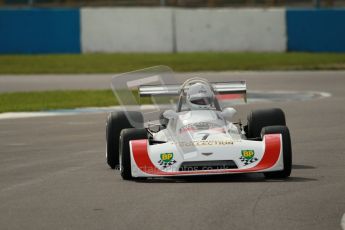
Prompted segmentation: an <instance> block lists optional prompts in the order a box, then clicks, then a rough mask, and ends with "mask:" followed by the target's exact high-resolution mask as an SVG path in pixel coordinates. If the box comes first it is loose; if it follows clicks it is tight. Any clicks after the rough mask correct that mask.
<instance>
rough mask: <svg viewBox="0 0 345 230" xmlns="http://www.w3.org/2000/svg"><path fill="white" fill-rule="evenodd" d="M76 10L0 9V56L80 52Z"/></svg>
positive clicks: (77, 12) (78, 23) (78, 18)
mask: <svg viewBox="0 0 345 230" xmlns="http://www.w3.org/2000/svg"><path fill="white" fill-rule="evenodd" d="M79 14H80V13H79V9H15V10H12V9H1V10H0V53H28V54H35V53H80V15H79Z"/></svg>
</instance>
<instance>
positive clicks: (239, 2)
mask: <svg viewBox="0 0 345 230" xmlns="http://www.w3.org/2000/svg"><path fill="white" fill-rule="evenodd" d="M0 4H2V5H6V6H27V5H31V6H33V5H34V6H47V7H54V6H58V7H61V6H64V7H70V6H78V7H80V6H174V7H253V6H255V7H272V6H291V7H315V6H316V7H320V6H322V7H338V6H345V1H344V0H0Z"/></svg>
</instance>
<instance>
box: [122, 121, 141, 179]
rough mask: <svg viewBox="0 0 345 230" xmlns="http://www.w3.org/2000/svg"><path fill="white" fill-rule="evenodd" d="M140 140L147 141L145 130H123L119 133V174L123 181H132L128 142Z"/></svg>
mask: <svg viewBox="0 0 345 230" xmlns="http://www.w3.org/2000/svg"><path fill="white" fill-rule="evenodd" d="M141 139H147V130H146V129H135V128H132V129H123V130H122V131H121V133H120V149H119V153H120V155H119V161H120V174H121V176H122V178H123V179H124V180H132V179H133V177H132V165H131V152H130V147H129V142H130V141H132V140H141Z"/></svg>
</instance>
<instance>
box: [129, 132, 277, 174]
mask: <svg viewBox="0 0 345 230" xmlns="http://www.w3.org/2000/svg"><path fill="white" fill-rule="evenodd" d="M131 145H132V152H133V158H134V161H135V163H136V164H137V166H138V167H139V169H140V170H141V171H143V172H145V173H147V174H151V175H161V176H173V175H190V174H221V173H243V172H255V171H261V170H264V169H268V168H271V167H273V166H274V164H275V163H276V162H277V161H278V159H279V153H280V148H281V139H280V134H268V135H265V152H264V156H263V158H262V159H261V161H260V162H259V164H257V165H256V166H255V167H252V168H247V169H217V170H200V171H186V172H183V171H178V172H165V171H162V170H160V169H159V168H157V167H156V166H155V165H154V164H153V163H152V161H151V159H150V157H149V154H148V152H147V140H146V139H143V140H133V141H131Z"/></svg>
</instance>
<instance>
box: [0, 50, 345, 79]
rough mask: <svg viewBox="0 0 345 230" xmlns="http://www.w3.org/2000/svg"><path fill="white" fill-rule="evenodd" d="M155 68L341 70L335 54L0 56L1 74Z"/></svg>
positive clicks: (344, 62)
mask: <svg viewBox="0 0 345 230" xmlns="http://www.w3.org/2000/svg"><path fill="white" fill-rule="evenodd" d="M156 65H167V66H170V67H172V69H173V70H174V71H180V72H181V71H186V72H189V71H225V70H340V69H345V54H344V53H341V54H337V53H212V52H208V53H177V54H171V53H164V54H163V53H133V54H128V53H122V54H121V53H115V54H80V55H79V54H75V55H72V54H70V55H68V54H67V55H0V74H38V73H42V74H43V73H45V74H47V73H53V74H59V73H119V72H126V71H131V70H137V69H142V68H146V67H150V66H156Z"/></svg>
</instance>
